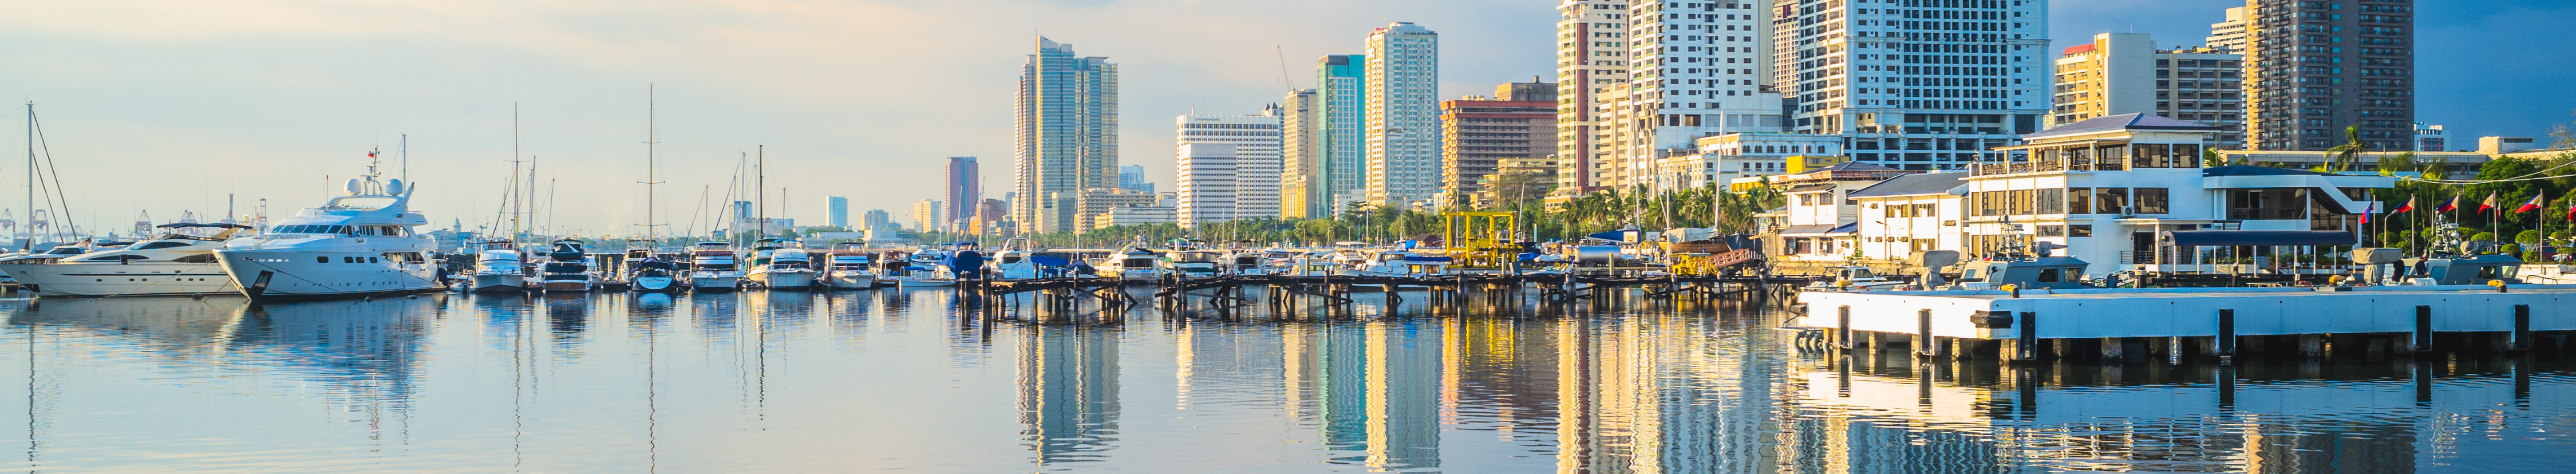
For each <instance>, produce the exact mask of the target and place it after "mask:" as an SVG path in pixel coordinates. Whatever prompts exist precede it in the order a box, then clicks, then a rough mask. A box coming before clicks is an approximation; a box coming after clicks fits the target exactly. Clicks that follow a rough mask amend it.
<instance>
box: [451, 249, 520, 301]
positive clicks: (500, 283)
mask: <svg viewBox="0 0 2576 474" xmlns="http://www.w3.org/2000/svg"><path fill="white" fill-rule="evenodd" d="M478 247H480V248H481V249H480V250H476V251H475V252H474V274H473V275H472V277H471V279H470V282H468V283H467V285H468V287H467V288H466V289H467V290H470V291H473V292H476V293H517V292H522V291H528V266H527V259H526V256H524V255H521V254H519V246H518V245H517V244H513V243H511V242H510V241H507V240H493V241H488V242H483V243H482V244H480V245H478Z"/></svg>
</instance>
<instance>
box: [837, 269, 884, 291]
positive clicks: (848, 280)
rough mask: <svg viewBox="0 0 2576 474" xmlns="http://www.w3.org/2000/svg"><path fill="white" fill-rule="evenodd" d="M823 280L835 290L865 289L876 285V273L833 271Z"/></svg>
mask: <svg viewBox="0 0 2576 474" xmlns="http://www.w3.org/2000/svg"><path fill="white" fill-rule="evenodd" d="M824 281H825V282H826V285H825V286H829V287H831V288H832V289H835V290H865V289H870V288H876V287H877V277H876V275H869V274H858V273H835V274H833V275H832V276H831V277H830V278H826V279H824Z"/></svg>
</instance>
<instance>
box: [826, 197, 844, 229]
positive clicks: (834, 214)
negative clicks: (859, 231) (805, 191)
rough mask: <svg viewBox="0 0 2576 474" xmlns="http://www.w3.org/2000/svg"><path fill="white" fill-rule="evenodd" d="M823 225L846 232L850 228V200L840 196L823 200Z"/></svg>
mask: <svg viewBox="0 0 2576 474" xmlns="http://www.w3.org/2000/svg"><path fill="white" fill-rule="evenodd" d="M823 223H824V224H826V225H830V226H832V227H839V228H841V229H843V230H848V229H849V228H850V198H846V197H840V196H830V197H825V198H823Z"/></svg>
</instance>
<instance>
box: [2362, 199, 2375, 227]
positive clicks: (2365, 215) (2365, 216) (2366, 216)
mask: <svg viewBox="0 0 2576 474" xmlns="http://www.w3.org/2000/svg"><path fill="white" fill-rule="evenodd" d="M2378 212H2379V201H2371V202H2370V207H2368V208H2363V209H2362V210H2361V223H2363V224H2369V223H2370V215H2371V214H2374V213H2378Z"/></svg>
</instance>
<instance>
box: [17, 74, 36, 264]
mask: <svg viewBox="0 0 2576 474" xmlns="http://www.w3.org/2000/svg"><path fill="white" fill-rule="evenodd" d="M35 225H36V101H32V100H30V101H27V226H28V227H27V230H29V231H34V230H35V229H36V228H35ZM21 235H26V236H27V243H26V244H25V245H24V246H22V247H19V250H26V251H34V250H35V249H36V236H35V235H32V234H21Z"/></svg>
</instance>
